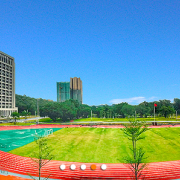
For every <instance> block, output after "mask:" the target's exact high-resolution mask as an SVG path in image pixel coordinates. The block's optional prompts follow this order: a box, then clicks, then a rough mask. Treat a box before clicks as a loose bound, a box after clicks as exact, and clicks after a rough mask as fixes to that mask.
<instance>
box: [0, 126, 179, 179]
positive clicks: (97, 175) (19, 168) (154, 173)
mask: <svg viewBox="0 0 180 180" xmlns="http://www.w3.org/2000/svg"><path fill="white" fill-rule="evenodd" d="M56 127H57V128H64V127H88V126H80V125H33V126H0V130H1V131H2V130H11V129H30V128H56ZM93 127H101V128H123V126H117V125H114V126H108V125H103V126H93ZM150 127H151V126H150ZM160 127H180V125H175V126H171V125H164V126H152V127H151V128H160ZM61 164H65V165H66V169H65V170H64V171H61V170H60V168H59V166H60V165H61ZM71 164H75V165H76V169H75V170H73V171H72V170H70V165H71ZM82 164H85V165H86V167H87V168H86V170H84V171H82V170H81V169H80V165H82ZM92 164H96V166H97V168H96V170H94V171H92V170H91V169H90V166H91V165H92ZM101 165H102V164H100V163H78V162H64V161H55V160H52V161H50V162H49V163H48V164H47V165H45V166H44V167H43V168H42V177H47V176H48V175H50V177H49V179H50V180H60V179H62V180H70V179H104V180H106V179H107V180H108V179H109V180H110V179H111V180H112V179H113V180H115V179H133V175H132V172H131V170H130V169H129V166H128V165H127V164H123V163H119V164H106V165H107V169H106V170H104V171H103V170H101V169H100V166H101ZM28 174H31V175H32V176H34V177H37V169H36V168H35V167H34V166H33V162H32V160H31V159H30V158H27V157H22V156H17V155H13V154H10V153H6V152H3V151H0V180H28V179H31V178H30V177H29V176H28ZM142 174H143V176H142V178H143V179H157V180H158V179H166V180H170V179H180V161H167V162H157V163H149V164H148V166H147V168H146V169H144V170H143V172H142Z"/></svg>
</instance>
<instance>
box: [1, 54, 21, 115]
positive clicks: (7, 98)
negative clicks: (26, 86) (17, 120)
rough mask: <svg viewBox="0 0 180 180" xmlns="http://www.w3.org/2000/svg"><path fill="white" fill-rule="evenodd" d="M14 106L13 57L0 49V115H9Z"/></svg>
mask: <svg viewBox="0 0 180 180" xmlns="http://www.w3.org/2000/svg"><path fill="white" fill-rule="evenodd" d="M15 111H18V108H17V107H15V62H14V58H13V57H11V56H9V55H7V54H5V53H3V52H1V51H0V116H6V117H7V116H10V115H11V113H12V112H15Z"/></svg>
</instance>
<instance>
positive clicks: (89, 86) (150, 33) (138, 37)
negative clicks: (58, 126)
mask: <svg viewBox="0 0 180 180" xmlns="http://www.w3.org/2000/svg"><path fill="white" fill-rule="evenodd" d="M0 51H3V52H5V53H7V54H9V55H11V56H13V57H14V58H15V63H16V94H20V95H24V94H25V95H27V96H30V97H34V98H43V99H51V100H54V101H56V98H57V95H56V82H60V81H62V82H63V81H70V77H80V78H81V80H82V82H83V103H84V104H89V105H99V104H112V103H120V102H125V101H126V102H129V103H130V104H139V103H140V102H142V101H154V100H159V99H169V100H173V98H180V93H179V92H180V91H179V89H180V1H179V0H159V1H158V0H151V1H149V0H101V1H97V0H82V1H79V0H74V1H72V0H52V1H49V0H42V1H39V0H32V1H30V0H29V1H27V0H23V1H21V0H1V5H0Z"/></svg>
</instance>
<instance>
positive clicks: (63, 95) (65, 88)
mask: <svg viewBox="0 0 180 180" xmlns="http://www.w3.org/2000/svg"><path fill="white" fill-rule="evenodd" d="M56 84H57V102H64V101H66V100H68V99H74V100H78V102H79V103H81V104H82V93H83V91H82V81H81V79H80V78H77V77H74V78H70V82H57V83H56Z"/></svg>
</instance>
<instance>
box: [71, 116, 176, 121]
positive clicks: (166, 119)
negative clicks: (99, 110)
mask: <svg viewBox="0 0 180 180" xmlns="http://www.w3.org/2000/svg"><path fill="white" fill-rule="evenodd" d="M129 119H132V120H133V119H134V118H129ZM129 119H128V118H114V119H113V118H104V119H103V118H92V122H93V121H101V122H113V121H114V122H118V121H129ZM137 120H139V121H154V117H152V118H150V117H149V118H137ZM83 121H90V122H91V118H82V119H76V120H74V122H83ZM156 121H176V118H165V117H156ZM178 121H179V119H178Z"/></svg>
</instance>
